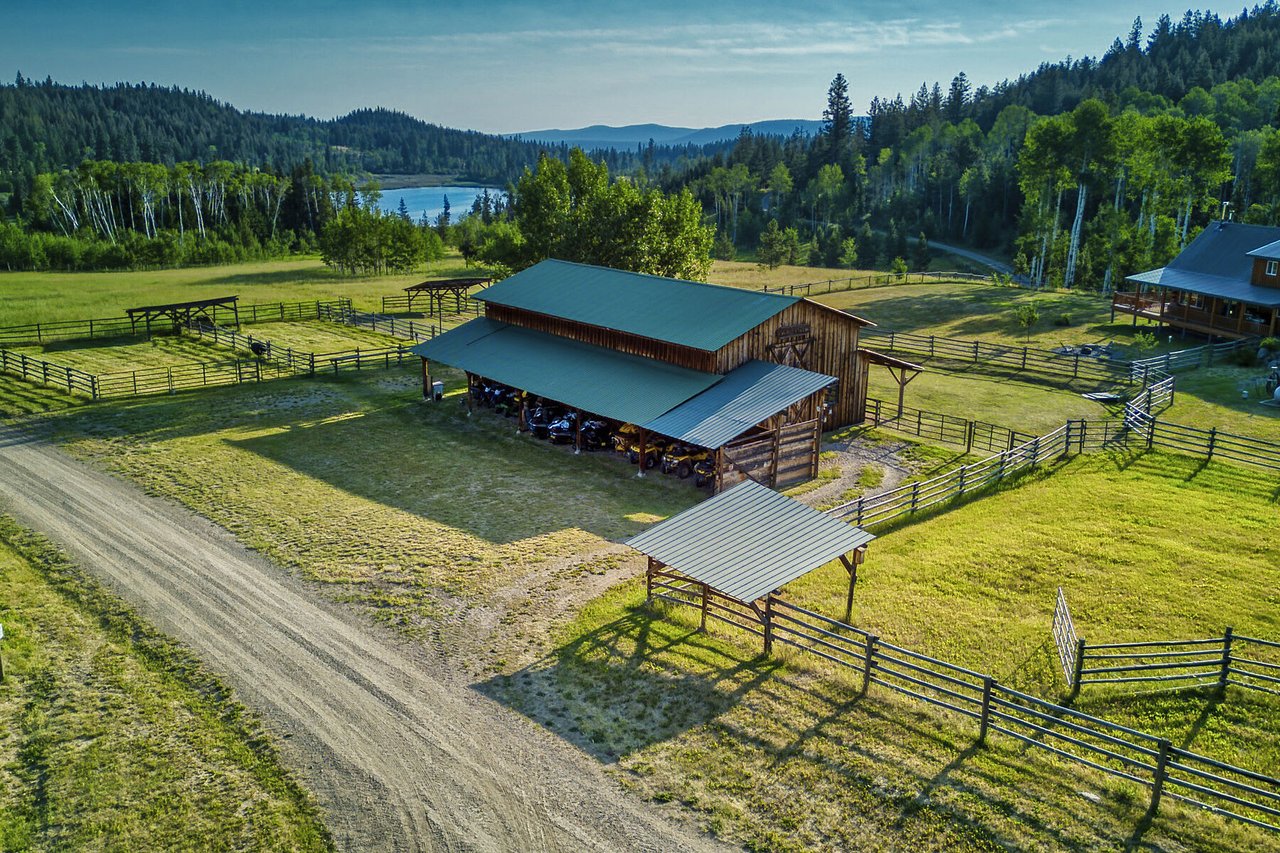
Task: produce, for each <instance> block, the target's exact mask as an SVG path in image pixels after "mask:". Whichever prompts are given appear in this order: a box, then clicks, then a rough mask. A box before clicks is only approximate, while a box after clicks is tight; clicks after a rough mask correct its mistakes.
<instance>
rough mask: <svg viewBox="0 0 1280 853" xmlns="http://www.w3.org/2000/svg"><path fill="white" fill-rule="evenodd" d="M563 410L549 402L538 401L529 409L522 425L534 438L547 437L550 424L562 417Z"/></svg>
mask: <svg viewBox="0 0 1280 853" xmlns="http://www.w3.org/2000/svg"><path fill="white" fill-rule="evenodd" d="M564 415H565V410H564V409H563V408H562V407H560V406H553V405H551V404H550V403H540V404H538V405H536V406H534V407H533V408H531V409H530V410H529V413H528V415H527V416H526V417H525V421H524V425H525V426H526V427H528V429H529V432H530V433H532V434H533V437H534V438H547V437H548V432H549V431H550V428H551V425H552V424H553V423H555V422H556V421H558V420H560V419H561V418H563V417H564Z"/></svg>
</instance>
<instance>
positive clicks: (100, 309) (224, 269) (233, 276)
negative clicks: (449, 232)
mask: <svg viewBox="0 0 1280 853" xmlns="http://www.w3.org/2000/svg"><path fill="white" fill-rule="evenodd" d="M473 275H475V271H474V270H473V269H470V268H467V267H465V266H464V265H463V263H462V258H461V257H460V256H459V255H457V254H456V253H453V254H450V255H448V256H446V257H445V259H444V260H441V261H436V262H433V263H430V264H427V265H426V266H425V267H424V268H422V269H420V270H418V271H415V272H414V273H411V274H409V275H389V276H371V277H360V278H353V277H351V276H348V275H346V274H344V273H340V272H338V271H336V270H333V269H330V268H329V267H327V266H325V265H324V263H323V262H322V261H321V260H320V259H319V258H317V257H306V258H290V259H287V260H278V261H262V262H259V263H248V264H231V265H227V266H214V267H190V268H186V269H170V270H146V271H138V272H107V273H47V272H43V273H25V272H0V326H11V325H19V324H24V323H45V322H51V321H54V320H78V319H86V318H89V317H119V316H123V315H124V310H125V309H126V308H132V307H135V306H137V305H153V304H158V303H165V302H180V301H187V300H193V299H211V298H215V297H219V296H239V297H240V300H241V302H244V303H250V302H282V301H283V302H295V301H303V300H315V299H337V298H339V297H348V298H350V299H351V300H352V301H353V302H354V303H355V305H356V307H357V308H364V309H375V308H379V307H381V304H382V297H383V296H392V295H400V294H402V293H403V291H402V288H404V287H406V286H407V285H410V284H417V283H418V282H420V281H423V280H425V279H428V278H449V277H455V276H456V277H467V276H473Z"/></svg>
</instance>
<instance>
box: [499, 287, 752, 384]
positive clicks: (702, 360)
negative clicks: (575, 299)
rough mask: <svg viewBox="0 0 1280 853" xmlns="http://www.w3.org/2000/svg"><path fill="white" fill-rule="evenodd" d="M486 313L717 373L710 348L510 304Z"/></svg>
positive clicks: (596, 344)
mask: <svg viewBox="0 0 1280 853" xmlns="http://www.w3.org/2000/svg"><path fill="white" fill-rule="evenodd" d="M485 316H486V317H488V318H489V319H491V320H497V321H499V322H502V323H510V324H511V325H513V326H523V327H524V328H526V329H534V330H536V331H539V332H546V333H548V334H551V335H559V336H560V337H562V338H569V339H570V340H575V341H581V342H583V343H587V344H594V345H595V346H598V347H605V348H606V349H611V350H617V351H618V352H625V353H630V354H632V355H640V356H644V357H645V358H652V359H656V360H658V361H665V362H667V363H668V364H677V365H679V366H681V367H687V368H689V369H691V370H701V371H703V372H704V373H714V372H715V353H713V352H708V351H706V350H700V349H694V348H693V347H686V346H681V345H679V344H671V343H667V342H665V341H656V340H654V339H653V338H645V337H641V336H640V335H632V334H630V333H628V332H619V331H616V330H613V329H606V328H603V327H601V326H590V325H587V324H586V323H577V322H574V321H573V320H565V319H563V318H560V317H551V316H548V315H546V314H537V313H535V312H533V311H524V310H521V309H519V308H511V307H509V306H506V305H489V304H486V305H485ZM735 366H736V365H735Z"/></svg>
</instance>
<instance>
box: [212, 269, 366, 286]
mask: <svg viewBox="0 0 1280 853" xmlns="http://www.w3.org/2000/svg"><path fill="white" fill-rule="evenodd" d="M350 278H351V276H350V275H348V274H346V273H343V272H341V271H339V270H334V269H330V268H329V267H312V268H308V269H291V270H262V271H261V272H248V273H233V274H230V275H222V276H218V277H216V278H210V279H205V280H204V281H201V282H200V286H201V287H269V286H272V285H281V284H317V285H323V284H330V283H336V282H341V281H347V280H349V279H350Z"/></svg>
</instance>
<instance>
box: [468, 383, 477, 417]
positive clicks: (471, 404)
mask: <svg viewBox="0 0 1280 853" xmlns="http://www.w3.org/2000/svg"><path fill="white" fill-rule="evenodd" d="M475 388H476V377H475V374H474V373H470V372H468V373H467V417H471V412H472V410H473V409H474V408H475V404H476V396H475Z"/></svg>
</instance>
